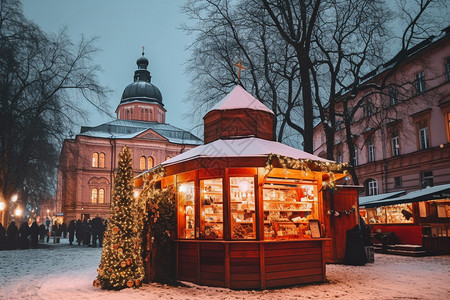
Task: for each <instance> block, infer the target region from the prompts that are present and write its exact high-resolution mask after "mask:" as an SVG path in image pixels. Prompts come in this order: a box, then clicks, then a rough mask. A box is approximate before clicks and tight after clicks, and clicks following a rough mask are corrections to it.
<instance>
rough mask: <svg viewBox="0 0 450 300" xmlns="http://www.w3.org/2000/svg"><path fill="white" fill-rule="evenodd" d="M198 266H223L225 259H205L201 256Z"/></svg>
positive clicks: (205, 257)
mask: <svg viewBox="0 0 450 300" xmlns="http://www.w3.org/2000/svg"><path fill="white" fill-rule="evenodd" d="M200 264H201V265H222V266H223V265H224V264H225V257H207V256H203V257H200Z"/></svg>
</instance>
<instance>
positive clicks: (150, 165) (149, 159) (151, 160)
mask: <svg viewBox="0 0 450 300" xmlns="http://www.w3.org/2000/svg"><path fill="white" fill-rule="evenodd" d="M147 166H148V169H149V170H150V169H151V168H153V158H151V157H150V156H149V157H148V159H147Z"/></svg>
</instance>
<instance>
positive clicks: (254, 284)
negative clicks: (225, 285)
mask: <svg viewBox="0 0 450 300" xmlns="http://www.w3.org/2000/svg"><path fill="white" fill-rule="evenodd" d="M230 285H231V288H232V289H237V290H245V289H259V288H260V286H261V282H260V281H259V280H253V281H231V283H230Z"/></svg>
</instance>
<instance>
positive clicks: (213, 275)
mask: <svg viewBox="0 0 450 300" xmlns="http://www.w3.org/2000/svg"><path fill="white" fill-rule="evenodd" d="M204 279H207V280H220V281H222V282H224V281H225V274H224V273H217V272H200V280H204Z"/></svg>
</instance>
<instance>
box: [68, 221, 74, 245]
mask: <svg viewBox="0 0 450 300" xmlns="http://www.w3.org/2000/svg"><path fill="white" fill-rule="evenodd" d="M74 235H75V221H74V220H72V221H70V222H69V244H70V245H72V243H73V237H74Z"/></svg>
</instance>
